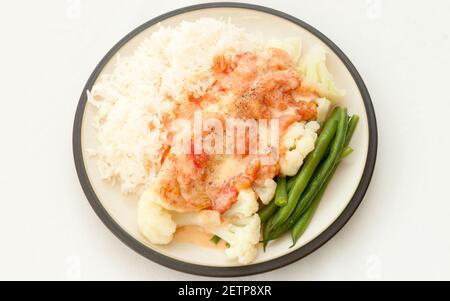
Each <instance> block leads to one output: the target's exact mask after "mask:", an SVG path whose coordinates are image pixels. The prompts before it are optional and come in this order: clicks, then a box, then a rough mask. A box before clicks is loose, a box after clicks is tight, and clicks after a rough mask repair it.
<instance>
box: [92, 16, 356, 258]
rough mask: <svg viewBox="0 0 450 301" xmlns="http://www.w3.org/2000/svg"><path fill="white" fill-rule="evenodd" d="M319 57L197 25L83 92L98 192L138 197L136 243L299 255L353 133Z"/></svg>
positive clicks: (219, 26) (143, 48) (316, 51)
mask: <svg viewBox="0 0 450 301" xmlns="http://www.w3.org/2000/svg"><path fill="white" fill-rule="evenodd" d="M326 55H327V51H326V49H325V48H324V47H323V46H321V45H314V46H312V47H309V48H308V49H306V50H302V43H301V40H300V39H298V38H289V39H278V40H276V39H270V40H266V39H264V37H263V36H262V35H261V34H258V33H254V32H249V31H246V30H244V29H242V28H239V27H237V26H235V25H233V24H231V23H230V22H225V21H222V20H217V19H210V18H202V19H199V20H197V21H195V22H182V23H180V24H179V25H178V26H176V27H164V26H158V28H157V30H156V31H154V32H153V33H151V34H150V35H149V36H148V37H147V38H146V39H145V40H144V41H143V42H141V44H140V45H139V46H138V47H137V49H136V50H135V51H134V52H133V53H131V54H127V55H124V56H122V57H117V61H116V62H115V65H114V66H113V68H112V70H111V72H109V73H107V74H103V75H102V76H101V77H100V78H99V80H97V83H96V84H95V85H94V87H93V88H92V90H91V91H88V99H89V103H90V104H91V105H93V106H94V107H95V109H96V111H95V122H94V126H95V128H96V131H97V139H98V147H97V148H96V149H93V150H90V154H91V155H92V156H95V158H96V159H97V162H98V168H99V171H100V174H101V176H102V178H103V179H104V180H105V181H108V182H109V183H111V185H114V184H116V185H119V186H120V188H121V191H122V193H123V194H129V195H135V196H137V197H138V198H139V203H138V206H137V207H138V209H137V224H138V226H139V230H140V232H141V234H142V237H143V238H144V239H146V240H147V241H148V242H150V243H152V244H157V245H166V244H170V243H171V242H172V241H174V240H177V239H178V240H179V241H182V242H183V241H184V242H186V241H190V242H197V243H199V244H201V245H203V246H207V247H214V248H218V249H223V250H224V252H225V254H226V256H227V257H229V258H230V260H236V261H237V262H238V263H240V264H249V263H251V262H253V261H254V260H255V258H256V256H257V253H258V250H259V249H261V250H262V249H263V248H265V247H266V246H267V244H268V243H269V242H270V241H273V240H276V239H278V238H280V237H281V236H283V235H284V234H286V233H288V232H290V233H291V235H292V240H293V242H294V244H295V243H296V242H297V240H298V239H299V238H300V237H301V235H302V234H303V233H304V231H305V230H306V228H307V226H308V224H309V222H310V220H311V219H312V217H313V215H314V212H315V211H316V209H317V207H318V204H319V202H320V199H321V197H322V195H323V193H324V191H325V189H326V187H327V185H328V183H329V181H330V179H331V178H332V175H333V173H334V171H335V170H336V168H337V165H338V164H339V162H340V161H341V160H342V159H343V158H344V157H346V156H347V155H349V154H350V153H351V152H352V149H351V148H350V147H349V142H350V140H351V136H352V134H353V132H354V130H355V128H356V125H357V123H358V117H357V116H356V115H354V116H349V115H348V113H347V109H346V108H343V107H340V106H339V99H341V98H342V97H343V96H344V94H345V92H344V91H343V90H340V89H338V88H337V87H336V86H335V84H334V82H333V77H332V75H331V74H330V72H329V71H328V69H327V66H326ZM195 237H197V239H194V238H195ZM198 237H203V238H206V240H205V239H198Z"/></svg>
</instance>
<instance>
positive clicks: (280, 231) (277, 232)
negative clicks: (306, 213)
mask: <svg viewBox="0 0 450 301" xmlns="http://www.w3.org/2000/svg"><path fill="white" fill-rule="evenodd" d="M352 120H353V121H352ZM358 120H359V117H358V116H356V115H354V116H353V117H352V118H351V119H350V121H349V125H348V130H347V134H346V138H345V144H346V146H347V145H348V144H349V143H350V141H351V139H352V136H353V134H354V131H355V128H356V126H357V124H358ZM352 151H353V150H352V149H351V148H350V147H348V146H347V147H346V149H345V150H344V151H343V152H342V154H341V156H340V160H339V162H340V161H341V160H343V159H344V158H345V157H346V156H348V155H350V154H351V152H352ZM323 164H324V163H322V164H321V165H320V166H319V168H318V169H317V171H316V172H315V174H314V176H313V178H315V177H316V176H317V174H318V173H319V171H320V170H321V169H322V165H323ZM336 166H337V165H336ZM335 169H336V167H335ZM332 173H334V171H333V172H332ZM331 177H332V175H330V176H329V179H331ZM329 179H328V180H327V181H330V180H329ZM327 185H328V183H326V184H324V185H323V186H322V189H321V190H320V192H319V193H318V195H317V196H316V197H315V200H316V199H317V198H319V197H320V194H323V193H324V192H322V190H323V191H324V190H325V188H326V186H327ZM315 200H314V201H313V202H315ZM311 206H312V205H311ZM309 208H310V207H309ZM301 209H302V208H301V206H300V204H299V205H297V207H296V208H295V210H294V213H292V215H291V216H290V217H289V219H288V220H287V221H286V222H285V223H283V224H282V225H281V226H279V227H277V228H276V229H274V230H273V231H272V232H271V233H270V235H268V238H267V239H268V240H269V241H270V240H275V239H277V238H280V237H281V236H282V235H284V234H285V233H286V232H287V231H289V229H291V228H292V227H293V226H294V225H295V223H296V222H297V221H298V220H299V219H301V218H302V210H301ZM308 210H309V209H308ZM296 231H299V230H296ZM300 235H301V234H300Z"/></svg>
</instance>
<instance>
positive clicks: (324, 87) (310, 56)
mask: <svg viewBox="0 0 450 301" xmlns="http://www.w3.org/2000/svg"><path fill="white" fill-rule="evenodd" d="M299 71H300V72H301V73H302V74H303V75H304V79H303V82H302V84H304V85H305V86H306V87H311V88H313V89H314V90H316V91H317V92H318V93H319V94H320V96H322V97H326V98H329V99H331V100H335V99H339V98H341V97H342V96H344V95H345V91H344V90H340V89H338V88H336V86H335V84H334V82H333V76H332V75H331V73H330V72H329V71H328V69H327V66H326V50H325V48H323V47H322V46H320V45H315V46H313V47H312V48H311V49H310V50H309V52H308V53H307V54H306V55H305V56H304V57H303V58H302V59H301V61H300V64H299Z"/></svg>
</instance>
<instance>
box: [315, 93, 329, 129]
mask: <svg viewBox="0 0 450 301" xmlns="http://www.w3.org/2000/svg"><path fill="white" fill-rule="evenodd" d="M316 102H317V122H318V123H320V124H322V123H323V122H325V120H326V119H327V116H328V111H329V110H330V105H331V102H330V101H329V100H328V99H326V98H319V99H317V101H316Z"/></svg>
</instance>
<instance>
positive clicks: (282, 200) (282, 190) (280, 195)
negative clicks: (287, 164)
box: [275, 177, 287, 207]
mask: <svg viewBox="0 0 450 301" xmlns="http://www.w3.org/2000/svg"><path fill="white" fill-rule="evenodd" d="M275 204H277V206H278V207H283V206H286V204H287V192H286V178H285V177H279V178H278V185H277V190H276V191H275Z"/></svg>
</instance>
